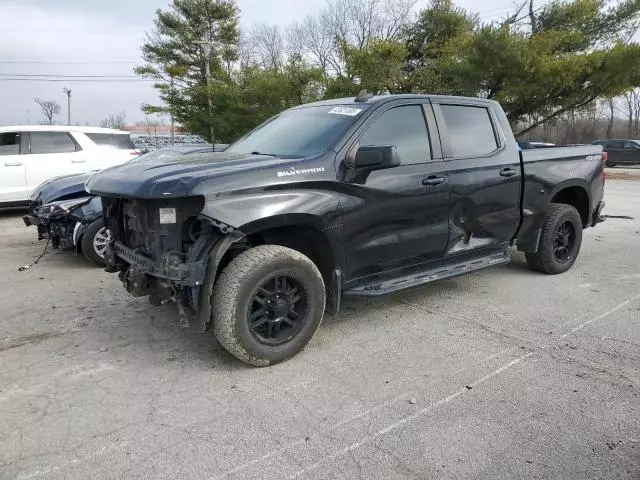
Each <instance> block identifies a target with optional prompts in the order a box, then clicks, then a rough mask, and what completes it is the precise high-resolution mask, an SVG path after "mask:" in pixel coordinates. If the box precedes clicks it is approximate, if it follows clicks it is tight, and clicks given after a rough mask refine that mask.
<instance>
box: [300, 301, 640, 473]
mask: <svg viewBox="0 0 640 480" xmlns="http://www.w3.org/2000/svg"><path fill="white" fill-rule="evenodd" d="M639 298H640V293H639V294H637V295H634V296H633V297H631V298H629V299H628V300H625V301H624V302H622V303H619V304H618V305H616V306H615V307H613V308H612V309H611V310H609V311H607V312H605V313H603V314H601V315H598V316H597V317H595V318H592V319H591V320H588V321H586V322H584V323H582V324H580V325H578V326H577V327H575V328H573V329H572V330H571V331H569V332H568V333H565V334H564V335H562V336H561V337H560V338H566V337H568V336H569V335H571V334H572V333H575V332H577V331H579V330H581V329H583V328H584V327H586V326H587V325H590V324H592V323H594V322H597V321H600V320H602V319H604V318H606V317H608V316H609V315H611V314H612V313H615V312H617V311H618V310H620V309H621V308H624V307H625V306H627V305H629V304H630V303H631V302H633V301H635V300H637V299H639ZM549 347H550V345H547V346H545V347H543V348H542V349H543V350H546V349H548V348H549ZM534 354H535V352H529V353H527V354H526V355H523V356H521V357H519V358H516V359H515V360H512V361H511V362H509V363H507V364H505V365H503V366H502V367H500V368H498V369H497V370H495V371H493V372H491V373H489V374H488V375H485V376H484V377H482V378H480V379H478V380H476V381H475V382H473V383H471V384H470V385H469V386H471V387H474V386H476V385H480V384H482V383H484V382H486V381H487V380H489V379H491V378H493V377H495V376H497V375H499V374H500V373H502V372H505V371H507V370H509V369H510V368H512V367H513V366H515V365H517V364H519V363H520V362H522V361H523V360H526V359H527V358H530V357H531V356H533V355H534ZM466 391H467V388H466V387H465V388H462V389H460V390H458V391H457V392H455V393H453V394H451V395H449V396H448V397H446V398H443V399H441V400H438V401H437V402H435V403H432V404H431V405H429V406H428V407H426V408H423V409H422V410H420V411H419V412H416V413H414V414H412V415H409V416H407V417H404V418H402V419H400V420H399V421H397V422H395V423H392V424H391V425H388V426H387V427H385V428H383V429H382V430H379V431H377V432H376V433H374V434H372V435H369V436H366V437H364V438H362V439H361V440H359V441H358V442H355V443H353V444H351V445H349V446H348V447H346V448H343V449H342V450H339V451H337V452H335V453H333V454H331V455H328V456H326V457H324V458H322V459H320V460H318V461H317V462H316V463H314V464H313V465H310V466H308V467H306V468H303V469H302V470H299V471H298V472H296V473H295V474H294V475H292V476H291V477H289V478H298V477H300V476H302V475H304V474H305V473H308V472H310V471H312V470H315V469H316V468H318V467H319V466H320V465H321V464H323V463H325V462H328V461H331V460H334V459H336V458H337V457H340V456H342V455H344V454H346V453H349V452H352V451H353V450H356V449H357V448H359V447H361V446H362V445H364V444H366V443H369V442H371V441H372V440H375V439H376V438H378V437H380V436H382V435H385V434H387V433H389V432H391V431H392V430H395V429H396V428H398V427H400V426H401V425H404V424H406V423H409V422H412V421H414V420H415V419H417V418H419V417H421V416H422V415H424V414H426V413H429V412H430V411H432V410H435V409H436V408H438V407H440V406H442V405H446V404H447V403H449V402H451V401H452V400H454V399H456V398H457V397H459V396H460V395H462V394H463V393H465V392H466Z"/></svg>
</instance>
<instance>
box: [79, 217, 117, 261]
mask: <svg viewBox="0 0 640 480" xmlns="http://www.w3.org/2000/svg"><path fill="white" fill-rule="evenodd" d="M110 241H111V234H110V233H109V230H108V229H107V227H105V225H104V219H103V218H99V219H98V220H95V221H94V222H92V223H91V224H90V225H89V226H88V227H87V230H86V231H85V232H84V235H83V236H82V240H81V241H80V246H81V247H82V253H83V254H84V256H85V257H86V258H87V260H89V261H90V262H91V263H93V264H94V265H97V266H98V267H104V266H106V265H107V262H106V261H105V259H104V254H105V252H106V250H107V245H108V244H109V242H110Z"/></svg>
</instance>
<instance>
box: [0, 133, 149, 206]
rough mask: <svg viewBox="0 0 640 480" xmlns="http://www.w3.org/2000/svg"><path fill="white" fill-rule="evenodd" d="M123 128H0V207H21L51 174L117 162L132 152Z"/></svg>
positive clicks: (132, 154) (55, 175)
mask: <svg viewBox="0 0 640 480" xmlns="http://www.w3.org/2000/svg"><path fill="white" fill-rule="evenodd" d="M137 155H138V152H137V151H136V150H135V147H134V146H133V144H132V143H131V138H130V135H129V132H124V131H121V130H112V129H109V128H97V127H73V126H57V125H37V126H16V127H0V206H20V205H26V204H27V203H28V200H29V194H30V193H31V191H32V190H33V189H34V188H36V187H37V186H38V185H40V184H41V183H42V182H45V181H47V180H49V179H51V178H53V177H57V176H60V175H69V174H74V173H85V172H90V171H93V170H101V169H103V168H107V167H111V166H113V165H119V164H121V163H124V162H126V161H127V160H130V159H131V158H133V157H134V156H137Z"/></svg>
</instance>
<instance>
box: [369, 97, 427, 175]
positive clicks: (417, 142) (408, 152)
mask: <svg viewBox="0 0 640 480" xmlns="http://www.w3.org/2000/svg"><path fill="white" fill-rule="evenodd" d="M358 143H359V145H360V146H361V147H374V146H385V145H395V146H396V147H397V148H398V156H399V157H400V162H401V163H402V164H403V165H411V164H415V163H424V162H428V161H429V160H431V147H430V145H429V132H428V131H427V124H426V122H425V119H424V114H423V113H422V106H420V105H404V106H401V107H394V108H391V109H390V110H387V111H386V112H384V113H383V114H382V115H380V116H379V117H378V118H376V119H375V120H374V122H373V123H372V124H371V125H369V128H367V131H366V132H364V134H363V135H362V136H361V137H360V139H359V140H358Z"/></svg>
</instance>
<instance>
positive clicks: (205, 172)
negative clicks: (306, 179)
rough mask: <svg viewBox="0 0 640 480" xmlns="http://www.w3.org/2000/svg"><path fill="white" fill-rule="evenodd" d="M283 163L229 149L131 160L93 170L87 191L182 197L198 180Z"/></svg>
mask: <svg viewBox="0 0 640 480" xmlns="http://www.w3.org/2000/svg"><path fill="white" fill-rule="evenodd" d="M287 163H288V162H287V160H285V159H282V158H276V157H271V156H267V155H254V154H243V153H232V152H206V153H195V154H191V155H177V156H175V157H171V158H164V159H152V160H144V159H142V160H133V161H131V162H128V163H126V164H124V165H119V166H116V167H112V168H108V169H106V170H102V171H100V172H98V173H96V174H95V175H94V176H93V177H92V178H91V180H90V181H89V182H88V183H87V191H88V192H90V193H91V194H93V195H101V196H116V197H128V198H171V197H185V196H188V195H190V194H191V192H192V190H193V188H194V187H196V186H197V185H198V184H200V183H202V182H205V181H209V180H212V179H214V178H218V177H223V176H227V175H231V174H236V173H239V172H244V171H247V170H258V169H263V168H270V167H274V166H276V165H286V164H287ZM274 175H275V173H274ZM249 181H250V180H248V183H249Z"/></svg>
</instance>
